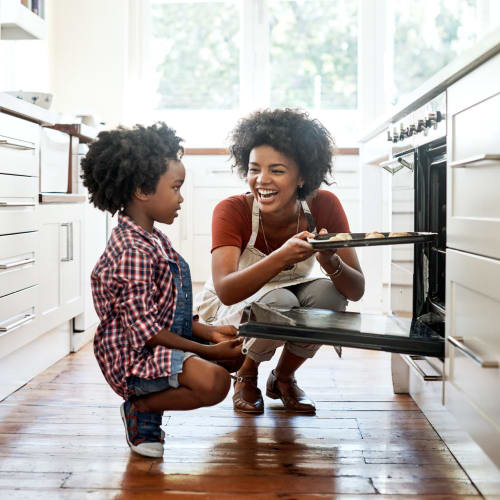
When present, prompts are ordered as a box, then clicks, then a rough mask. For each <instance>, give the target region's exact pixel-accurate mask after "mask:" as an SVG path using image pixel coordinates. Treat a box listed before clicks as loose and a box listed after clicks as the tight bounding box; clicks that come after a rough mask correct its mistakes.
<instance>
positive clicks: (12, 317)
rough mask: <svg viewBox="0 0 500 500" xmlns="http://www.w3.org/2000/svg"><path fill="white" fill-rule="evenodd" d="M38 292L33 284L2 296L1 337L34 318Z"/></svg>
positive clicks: (0, 299)
mask: <svg viewBox="0 0 500 500" xmlns="http://www.w3.org/2000/svg"><path fill="white" fill-rule="evenodd" d="M37 294H38V291H37V287H36V286H32V287H31V288H27V289H26V290H21V291H20V292H16V293H11V294H10V295H7V296H5V297H2V298H0V337H1V336H4V335H7V334H10V333H11V332H14V331H15V330H18V329H19V328H22V327H23V326H24V325H25V324H28V323H29V322H30V321H32V320H33V319H34V317H35V309H36V305H37V296H38V295H37Z"/></svg>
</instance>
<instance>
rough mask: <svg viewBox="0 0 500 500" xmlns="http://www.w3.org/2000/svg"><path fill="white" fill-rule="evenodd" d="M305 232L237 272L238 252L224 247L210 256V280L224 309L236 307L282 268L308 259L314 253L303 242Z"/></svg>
mask: <svg viewBox="0 0 500 500" xmlns="http://www.w3.org/2000/svg"><path fill="white" fill-rule="evenodd" d="M312 236H313V235H312V234H311V233H309V232H307V231H303V232H302V233H299V234H297V235H296V236H294V237H293V238H290V239H289V240H287V241H286V242H285V243H284V244H283V245H282V246H281V247H280V248H278V249H277V250H275V251H274V252H272V253H270V254H269V255H267V256H266V257H265V258H263V259H262V260H260V261H258V262H256V263H255V264H252V265H251V266H249V267H247V268H246V269H242V270H241V271H239V270H238V262H239V259H240V256H241V251H240V249H239V248H237V247H232V246H224V247H219V248H216V249H215V250H214V251H213V252H212V278H213V282H214V286H215V291H216V292H217V296H218V297H219V299H220V300H221V302H222V303H223V304H225V305H231V304H236V303H238V302H241V301H242V300H245V299H247V298H248V297H250V296H251V295H253V294H254V293H255V292H257V291H258V290H260V289H261V288H262V287H263V286H264V285H265V284H266V283H268V282H269V281H270V280H271V279H272V278H274V277H275V276H276V275H277V274H279V273H280V272H281V271H282V270H283V269H284V268H285V267H287V266H289V265H291V264H295V263H297V262H301V261H303V260H305V259H307V258H308V257H310V256H311V255H312V254H313V253H314V250H313V249H312V247H311V245H310V244H309V243H307V241H305V240H306V238H307V237H312Z"/></svg>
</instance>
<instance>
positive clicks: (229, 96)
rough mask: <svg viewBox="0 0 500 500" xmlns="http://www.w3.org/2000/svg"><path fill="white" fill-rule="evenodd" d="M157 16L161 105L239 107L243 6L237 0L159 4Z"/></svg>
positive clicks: (155, 47) (155, 41)
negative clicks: (240, 34) (239, 39)
mask: <svg viewBox="0 0 500 500" xmlns="http://www.w3.org/2000/svg"><path fill="white" fill-rule="evenodd" d="M152 14H153V60H154V63H155V66H156V71H157V76H158V79H159V82H158V88H157V95H158V102H157V104H156V108H157V109H234V108H238V106H239V102H240V95H239V92H240V86H239V78H240V66H239V64H240V63H239V60H240V59H239V44H238V36H239V30H240V22H239V15H240V14H239V9H238V7H237V6H236V5H235V4H234V3H233V2H215V3H193V4H189V3H175V4H172V3H160V2H158V3H153V5H152Z"/></svg>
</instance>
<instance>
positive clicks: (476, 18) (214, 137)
mask: <svg viewBox="0 0 500 500" xmlns="http://www.w3.org/2000/svg"><path fill="white" fill-rule="evenodd" d="M130 2H131V5H132V4H134V5H135V6H136V8H137V9H138V10H139V11H140V12H141V13H142V15H143V16H144V20H145V21H144V23H143V25H142V28H141V29H142V30H143V33H142V34H141V35H140V36H139V35H137V34H136V38H137V42H136V43H137V44H138V45H142V46H143V47H142V49H139V51H140V53H141V54H142V56H140V57H139V59H140V61H139V62H138V63H137V67H140V71H139V72H140V73H141V77H140V78H138V77H137V76H136V77H135V78H136V79H137V81H139V83H136V85H137V87H136V88H138V89H140V90H139V91H136V92H135V93H134V91H132V95H133V96H134V97H133V98H132V99H129V100H128V106H129V108H130V109H132V108H135V109H134V110H133V112H132V111H131V112H130V113H129V116H130V117H131V118H130V121H131V122H135V121H137V120H140V121H143V122H146V121H155V120H165V121H166V122H167V123H168V124H169V125H172V126H173V127H174V128H176V129H177V131H178V133H179V134H180V135H181V136H182V137H184V138H185V139H186V146H188V147H189V146H191V147H219V146H222V145H224V144H225V140H226V137H227V134H228V133H229V131H230V130H231V129H232V128H233V126H234V125H235V123H236V121H237V119H238V118H239V117H241V116H243V115H246V114H247V113H248V112H249V111H251V110H255V109H257V108H262V107H271V108H274V107H292V108H303V109H306V110H308V111H309V112H310V113H311V115H312V116H314V117H316V118H318V119H320V120H321V121H322V122H323V123H324V125H325V126H326V127H327V128H328V129H329V130H330V132H331V133H332V135H333V136H334V137H335V139H336V142H337V144H339V145H341V146H350V145H353V144H354V143H355V142H356V141H357V139H358V137H359V134H360V132H362V130H361V127H360V126H359V122H360V116H362V117H363V121H364V122H365V123H363V124H362V126H363V128H364V127H366V126H367V125H368V124H369V122H370V121H373V120H374V119H375V118H376V117H377V115H380V114H382V113H387V112H389V111H390V107H391V106H393V105H396V104H397V103H398V102H401V100H403V99H404V98H405V97H407V96H408V94H410V93H411V92H413V91H414V90H415V89H416V88H417V87H419V86H420V85H421V84H423V83H424V82H425V81H426V80H428V79H429V78H430V77H432V76H433V75H434V74H436V73H437V72H438V71H439V70H440V69H441V68H443V67H444V66H445V65H446V64H448V63H449V62H451V61H452V60H453V59H454V58H455V57H457V56H459V55H460V54H462V52H463V51H464V50H466V49H467V48H469V47H470V46H471V45H472V44H473V43H475V42H476V41H477V40H479V38H480V35H483V34H485V33H487V32H488V31H489V30H490V29H492V28H493V27H494V26H496V25H498V23H499V21H498V19H499V18H500V16H499V14H500V1H498V0H425V2H415V1H411V0H398V1H396V0H378V1H377V2H375V0H130ZM424 6H425V8H424ZM135 14H136V13H135V12H134V13H133V14H132V15H131V16H130V19H131V20H132V22H133V23H137V18H138V17H141V16H137V15H135ZM132 38H133V37H132ZM132 46H133V44H132ZM136 50H137V49H136ZM132 52H133V50H132ZM133 57H134V56H133V54H132V55H131V58H132V59H133ZM135 57H137V56H135ZM131 67H134V64H133V63H132V64H131ZM144 68H147V70H146V71H145V72H144ZM129 76H130V75H129ZM133 81H134V75H132V76H131V77H130V78H129V87H131V88H132V87H134V85H133V83H130V82H133ZM360 106H362V109H360ZM144 110H146V113H145V112H144Z"/></svg>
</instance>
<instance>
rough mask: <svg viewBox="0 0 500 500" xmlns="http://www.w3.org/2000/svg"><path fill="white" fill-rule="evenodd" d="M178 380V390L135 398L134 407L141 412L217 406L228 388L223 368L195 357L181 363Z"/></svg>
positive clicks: (229, 383)
mask: <svg viewBox="0 0 500 500" xmlns="http://www.w3.org/2000/svg"><path fill="white" fill-rule="evenodd" d="M178 380H179V387H177V388H171V389H167V390H165V391H161V392H155V393H152V394H147V395H146V396H141V397H138V398H136V399H134V402H133V403H134V406H135V407H136V408H137V409H138V410H139V411H142V412H161V411H163V410H194V409H196V408H201V407H203V406H212V405H215V404H217V403H220V402H221V401H222V400H223V399H224V398H225V397H226V395H227V393H228V392H229V387H230V385H231V379H230V376H229V373H228V372H227V371H226V370H225V369H224V368H222V367H221V366H218V365H216V364H214V363H210V362H209V361H206V360H204V359H200V358H197V357H190V358H188V359H187V360H186V361H184V365H183V368H182V373H180V374H179V377H178Z"/></svg>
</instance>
